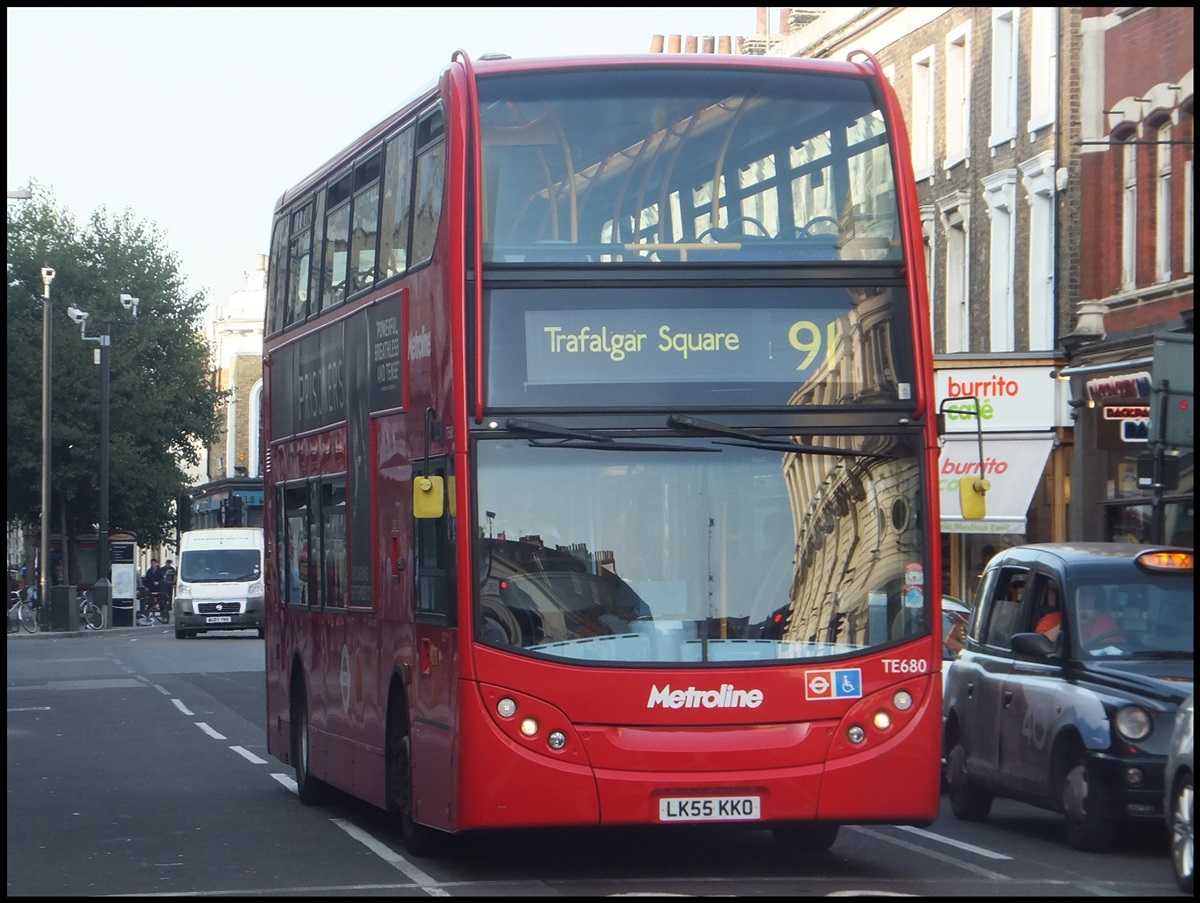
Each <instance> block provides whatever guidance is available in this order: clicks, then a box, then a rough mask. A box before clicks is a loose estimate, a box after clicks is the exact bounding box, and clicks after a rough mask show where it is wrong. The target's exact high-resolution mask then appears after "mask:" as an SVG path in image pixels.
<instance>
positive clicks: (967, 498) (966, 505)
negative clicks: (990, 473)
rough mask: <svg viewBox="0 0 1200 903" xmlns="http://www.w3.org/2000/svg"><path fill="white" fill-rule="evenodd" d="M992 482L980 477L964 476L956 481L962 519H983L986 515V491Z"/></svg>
mask: <svg viewBox="0 0 1200 903" xmlns="http://www.w3.org/2000/svg"><path fill="white" fill-rule="evenodd" d="M991 488H992V484H991V483H989V482H988V481H987V480H985V479H982V478H974V479H972V478H970V477H964V478H963V479H961V480H959V481H958V502H959V504H960V505H961V506H962V516H963V520H983V519H984V517H986V516H987V499H986V498H985V496H986V494H987V491H988V490H989V489H991Z"/></svg>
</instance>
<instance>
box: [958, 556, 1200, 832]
mask: <svg viewBox="0 0 1200 903" xmlns="http://www.w3.org/2000/svg"><path fill="white" fill-rule="evenodd" d="M1193 559H1194V553H1193V551H1192V550H1191V549H1184V548H1177V547H1167V546H1146V545H1133V544H1128V543H1043V544H1033V545H1022V546H1014V547H1012V548H1008V549H1005V550H1004V551H1002V552H1000V553H999V554H998V555H996V556H995V557H994V558H993V559H992V560H991V561H990V562H989V563H988V565H987V567H986V568H985V570H984V573H983V575H982V577H981V579H980V584H979V591H978V593H977V595H976V604H975V610H974V612H973V613H972V616H971V621H970V624H969V626H968V628H967V633H966V637H965V640H964V646H963V650H962V652H961V653H960V655H959V657H958V659H957V660H956V661H955V662H954V664H953V666H952V667H951V668H950V669H949V671H948V673H947V676H946V686H945V697H944V715H945V719H944V720H945V728H944V730H945V733H944V737H943V742H944V750H943V753H944V761H945V762H946V782H947V786H948V788H949V795H950V803H951V807H952V808H953V810H954V814H955V815H956V816H957V817H959V818H962V819H967V820H973V821H977V820H982V819H984V818H986V817H987V815H988V812H989V810H990V809H991V805H992V798H993V797H994V796H1004V797H1008V798H1011V799H1016V800H1021V801H1023V802H1026V803H1031V804H1033V805H1035V806H1040V807H1042V808H1045V809H1050V810H1053V811H1056V812H1061V813H1062V814H1063V817H1064V820H1065V824H1066V836H1067V842H1068V843H1069V844H1070V845H1071V846H1072V847H1075V848H1076V849H1081V850H1104V849H1107V848H1110V847H1111V846H1112V845H1113V844H1114V843H1115V842H1116V840H1117V838H1118V837H1119V836H1120V833H1121V830H1122V828H1123V827H1127V826H1129V825H1131V824H1135V823H1137V822H1139V821H1142V820H1145V821H1146V822H1147V823H1151V824H1154V825H1155V826H1158V825H1161V824H1162V820H1163V812H1162V800H1163V774H1164V768H1165V763H1166V755H1167V746H1168V743H1169V741H1170V737H1171V726H1172V723H1173V721H1174V718H1175V710H1176V708H1177V707H1178V706H1179V704H1180V703H1181V702H1182V701H1183V699H1184V698H1185V697H1186V696H1187V695H1188V694H1189V693H1190V692H1191V690H1192V674H1193V660H1194V650H1195V638H1194V629H1193V628H1194V615H1193V612H1194V598H1195V592H1194V588H1193V582H1192V580H1193V573H1192V572H1193Z"/></svg>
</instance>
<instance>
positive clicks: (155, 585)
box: [140, 558, 162, 624]
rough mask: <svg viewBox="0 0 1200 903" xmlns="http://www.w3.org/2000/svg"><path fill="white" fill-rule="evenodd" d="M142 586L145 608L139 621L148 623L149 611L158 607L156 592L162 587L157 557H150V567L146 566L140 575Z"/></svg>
mask: <svg viewBox="0 0 1200 903" xmlns="http://www.w3.org/2000/svg"><path fill="white" fill-rule="evenodd" d="M142 587H143V589H144V591H145V594H146V602H145V608H144V610H143V612H142V617H141V619H140V623H142V624H149V623H150V612H152V611H153V610H154V609H156V608H157V607H158V604H159V599H158V594H159V592H160V591H161V589H162V568H160V567H159V566H158V559H157V558H151V559H150V567H148V568H146V573H145V575H144V576H143V577H142Z"/></svg>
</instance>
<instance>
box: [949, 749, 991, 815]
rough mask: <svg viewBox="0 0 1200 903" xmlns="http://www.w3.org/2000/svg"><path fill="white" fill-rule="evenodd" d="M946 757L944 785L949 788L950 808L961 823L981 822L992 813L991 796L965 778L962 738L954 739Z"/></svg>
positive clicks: (965, 755) (965, 753)
mask: <svg viewBox="0 0 1200 903" xmlns="http://www.w3.org/2000/svg"><path fill="white" fill-rule="evenodd" d="M953 743H954V745H953V746H952V747H950V755H948V756H947V757H946V783H947V784H948V785H949V787H950V808H951V809H953V810H954V815H955V817H956V818H961V819H962V820H963V821H983V820H984V819H985V818H987V817H988V813H989V812H991V811H992V795H991V794H990V793H987V792H986V791H983V790H980V789H979V788H978V787H976V786H975V785H974V784H972V783H971V779H970V778H969V777H968V776H967V751H966V750H965V749H964V748H963V745H962V738H960V737H955V738H954V740H953Z"/></svg>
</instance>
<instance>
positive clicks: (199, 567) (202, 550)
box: [171, 527, 266, 640]
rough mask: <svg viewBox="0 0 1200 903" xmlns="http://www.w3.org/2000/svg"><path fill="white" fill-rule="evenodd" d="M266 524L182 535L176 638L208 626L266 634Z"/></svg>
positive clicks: (177, 588) (175, 607)
mask: <svg viewBox="0 0 1200 903" xmlns="http://www.w3.org/2000/svg"><path fill="white" fill-rule="evenodd" d="M265 593H266V590H265V587H264V585H263V531H262V528H261V527H249V528H242V527H218V528H215V529H212V530H190V531H188V532H187V533H184V534H183V536H181V537H180V539H179V572H178V574H177V576H176V581H175V601H174V604H173V605H172V610H171V613H172V614H173V615H174V616H175V638H176V639H179V640H183V639H188V638H190V637H194V636H195V635H196V634H198V633H204V632H205V631H206V630H257V631H258V636H259V638H260V639H261V638H262V636H263V623H264V610H263V609H264V604H263V597H264V595H265Z"/></svg>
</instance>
